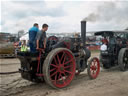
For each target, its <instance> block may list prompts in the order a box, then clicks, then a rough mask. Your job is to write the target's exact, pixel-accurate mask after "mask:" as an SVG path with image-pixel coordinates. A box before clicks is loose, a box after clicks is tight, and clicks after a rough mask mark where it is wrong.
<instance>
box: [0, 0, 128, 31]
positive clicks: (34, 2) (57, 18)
mask: <svg viewBox="0 0 128 96" xmlns="http://www.w3.org/2000/svg"><path fill="white" fill-rule="evenodd" d="M83 19H86V20H87V21H88V22H87V31H98V30H123V29H125V28H126V27H128V1H127V0H112V1H110V0H108V2H107V1H103V0H101V1H96V0H94V1H91V0H88V1H78V0H74V1H73V0H70V1H66V0H65V1H64V0H58V1H57V0H53V1H46V0H39V1H38V0H2V1H1V20H0V21H1V23H0V30H1V31H2V32H10V33H17V32H18V31H19V30H25V32H27V31H28V30H29V28H31V27H32V26H33V23H35V22H36V23H38V24H39V25H40V28H41V26H42V24H43V23H47V24H48V25H49V30H48V32H50V33H51V32H53V33H55V32H57V33H61V32H63V33H64V32H80V21H81V20H83Z"/></svg>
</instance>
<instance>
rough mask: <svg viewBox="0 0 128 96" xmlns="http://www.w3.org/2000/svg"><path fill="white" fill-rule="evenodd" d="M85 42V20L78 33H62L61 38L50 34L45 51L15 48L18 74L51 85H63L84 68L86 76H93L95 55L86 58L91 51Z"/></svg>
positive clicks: (95, 73) (96, 63)
mask: <svg viewBox="0 0 128 96" xmlns="http://www.w3.org/2000/svg"><path fill="white" fill-rule="evenodd" d="M85 42H86V21H81V36H78V35H77V36H74V37H69V38H67V37H64V38H63V39H61V40H60V38H58V37H56V36H50V37H48V39H47V47H46V49H45V53H44V52H42V50H43V49H39V51H38V52H36V53H31V52H19V53H18V58H19V59H20V61H21V68H20V69H19V70H20V72H21V76H22V78H24V79H27V80H29V81H33V82H43V81H45V82H46V83H47V84H48V85H50V86H51V87H53V88H63V87H66V86H68V85H69V84H70V83H71V81H72V80H73V78H74V77H75V75H79V74H80V73H81V72H84V71H85V69H86V68H87V73H88V75H89V77H90V78H91V79H95V78H96V77H97V76H98V74H99V72H100V63H99V60H98V58H96V57H94V58H92V59H91V60H90V61H89V62H88V59H89V57H90V56H91V52H90V50H88V49H87V48H86V43H85Z"/></svg>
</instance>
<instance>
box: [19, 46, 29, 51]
mask: <svg viewBox="0 0 128 96" xmlns="http://www.w3.org/2000/svg"><path fill="white" fill-rule="evenodd" d="M27 49H28V48H27V46H25V45H22V46H21V49H20V51H21V52H25V51H27Z"/></svg>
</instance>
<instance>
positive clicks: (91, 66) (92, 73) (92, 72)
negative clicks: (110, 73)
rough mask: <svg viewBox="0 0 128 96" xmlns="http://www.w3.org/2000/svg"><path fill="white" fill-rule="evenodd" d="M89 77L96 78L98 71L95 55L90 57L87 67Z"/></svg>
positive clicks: (98, 66)
mask: <svg viewBox="0 0 128 96" xmlns="http://www.w3.org/2000/svg"><path fill="white" fill-rule="evenodd" d="M87 72H88V75H89V77H90V79H96V78H97V76H98V75H99V72H100V62H99V59H98V58H97V57H93V58H91V60H90V61H89V63H88V69H87Z"/></svg>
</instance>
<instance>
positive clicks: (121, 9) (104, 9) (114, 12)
mask: <svg viewBox="0 0 128 96" xmlns="http://www.w3.org/2000/svg"><path fill="white" fill-rule="evenodd" d="M118 4H121V5H120V6H118ZM127 5H128V2H125V1H124V2H104V4H102V5H100V6H98V7H97V11H96V12H93V13H91V14H89V15H88V16H87V17H86V18H85V19H84V20H87V21H91V22H96V21H102V22H106V21H107V22H109V21H110V22H111V21H115V22H117V23H120V22H124V21H128V6H127Z"/></svg>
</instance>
